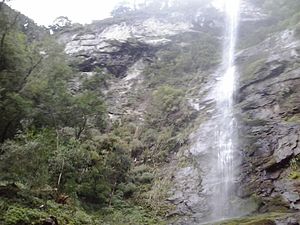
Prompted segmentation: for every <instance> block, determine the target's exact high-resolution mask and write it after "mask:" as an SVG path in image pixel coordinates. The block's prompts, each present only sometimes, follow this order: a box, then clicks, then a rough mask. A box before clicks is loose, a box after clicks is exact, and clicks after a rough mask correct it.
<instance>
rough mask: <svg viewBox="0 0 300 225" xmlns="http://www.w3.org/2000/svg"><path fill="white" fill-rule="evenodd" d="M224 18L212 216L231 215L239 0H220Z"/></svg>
mask: <svg viewBox="0 0 300 225" xmlns="http://www.w3.org/2000/svg"><path fill="white" fill-rule="evenodd" d="M224 5H225V12H226V18H227V23H226V25H227V29H226V38H225V44H224V53H223V67H224V71H225V72H224V74H223V76H222V77H221V78H220V81H219V83H218V85H217V87H216V90H215V98H216V99H215V100H216V103H217V114H218V117H217V121H216V129H215V137H216V151H217V159H216V164H215V166H216V168H215V173H216V176H217V177H216V180H217V182H216V183H215V185H214V187H213V192H212V202H213V203H212V219H224V218H229V217H232V216H235V214H236V212H233V210H232V208H233V207H232V206H231V201H232V196H233V189H234V183H235V171H234V170H235V166H234V164H235V162H234V153H235V130H236V127H235V123H236V122H235V119H234V115H233V95H234V91H235V76H236V67H235V62H234V61H235V59H234V55H235V47H236V41H237V30H238V21H239V8H240V0H224Z"/></svg>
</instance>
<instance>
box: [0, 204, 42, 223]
mask: <svg viewBox="0 0 300 225" xmlns="http://www.w3.org/2000/svg"><path fill="white" fill-rule="evenodd" d="M43 217H44V218H45V213H43V212H41V211H38V210H37V209H29V208H24V207H20V206H11V207H9V208H8V210H7V211H6V213H5V214H4V218H3V220H4V222H5V224H7V225H17V224H24V225H27V224H28V225H29V224H33V223H32V222H33V221H36V222H35V223H34V224H37V221H40V220H41V218H43Z"/></svg>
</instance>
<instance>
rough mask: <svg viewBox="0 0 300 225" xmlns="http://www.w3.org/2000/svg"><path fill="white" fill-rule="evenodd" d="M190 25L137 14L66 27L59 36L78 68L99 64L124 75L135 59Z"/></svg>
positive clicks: (91, 68) (81, 69)
mask: <svg viewBox="0 0 300 225" xmlns="http://www.w3.org/2000/svg"><path fill="white" fill-rule="evenodd" d="M170 20H171V21H172V20H173V22H170ZM191 28H192V24H191V22H187V21H174V19H172V18H169V19H165V18H164V19H162V18H155V17H146V18H143V17H142V18H140V17H138V18H132V19H131V20H126V19H125V20H124V21H121V22H116V23H112V24H110V23H109V19H108V21H102V22H101V21H100V22H98V23H94V24H92V25H89V26H88V27H85V28H82V29H78V30H74V31H71V32H70V31H69V32H68V31H67V32H65V33H63V34H60V36H59V40H60V42H62V43H64V44H66V53H67V54H69V55H71V56H72V57H73V58H74V59H76V60H77V66H78V67H79V70H80V71H82V72H91V71H93V70H94V69H95V68H96V67H100V68H105V69H106V70H108V71H109V72H110V73H112V74H113V75H115V76H116V77H124V76H126V72H127V70H128V69H129V68H130V67H131V66H132V65H134V64H135V63H136V62H137V61H139V60H140V59H142V58H143V59H146V58H148V57H149V58H151V57H153V55H154V53H155V52H156V51H157V49H158V48H161V47H163V46H165V45H167V44H168V43H169V42H170V41H171V40H170V39H169V38H170V37H171V36H174V35H176V34H178V33H182V32H186V31H189V30H190V29H191ZM78 61H79V63H78Z"/></svg>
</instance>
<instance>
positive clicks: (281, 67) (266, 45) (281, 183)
mask: <svg viewBox="0 0 300 225" xmlns="http://www.w3.org/2000/svg"><path fill="white" fill-rule="evenodd" d="M299 48H300V41H299V39H297V38H296V37H295V35H294V32H293V31H292V30H286V31H283V32H281V33H278V34H275V35H273V36H271V37H269V38H268V39H267V40H265V41H263V42H262V43H260V44H259V45H257V46H254V47H252V48H249V49H246V50H244V51H242V52H241V53H240V54H239V57H238V60H237V61H238V63H239V65H240V68H241V78H240V79H241V80H240V87H239V91H238V96H237V100H238V105H237V108H238V110H239V116H240V134H242V136H241V137H240V148H241V151H242V152H243V155H244V162H243V167H242V180H241V183H242V184H243V185H241V186H240V190H239V194H240V195H241V196H243V197H246V196H251V195H257V196H259V198H260V200H261V202H260V209H259V210H260V211H262V212H265V211H272V210H284V209H286V210H289V209H299V203H300V202H299V200H300V198H299V193H300V189H299V184H300V182H299V180H298V177H297V173H298V170H299V168H298V165H297V161H298V155H299V153H300V146H299V138H300V136H299V134H300V133H299V131H300V123H299V122H300V120H299V118H300V117H299V116H300V114H299V113H300V109H299V103H300V92H299V87H300V66H299V59H300V58H299V54H298V51H299ZM246 64H247V66H246ZM293 164H294V165H293ZM293 174H294V175H293ZM295 174H296V175H295Z"/></svg>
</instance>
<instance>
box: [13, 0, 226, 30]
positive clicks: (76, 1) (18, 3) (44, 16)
mask: <svg viewBox="0 0 300 225" xmlns="http://www.w3.org/2000/svg"><path fill="white" fill-rule="evenodd" d="M134 1H135V2H136V3H137V4H138V3H139V2H143V1H144V0H127V2H131V3H133V2H134ZM212 1H214V2H224V1H225V0H212ZM227 1H228V0H227ZM120 2H124V0H83V1H80V0H11V1H10V2H9V5H10V6H11V7H12V8H14V9H16V10H18V11H20V12H21V13H22V14H24V15H26V16H28V17H29V18H31V19H33V20H34V21H35V22H36V23H37V24H39V25H44V26H48V25H51V24H53V21H54V20H55V19H56V18H57V17H59V16H67V17H68V18H69V19H70V20H71V21H72V22H73V23H81V24H86V23H91V22H92V21H93V20H100V19H104V18H107V17H110V12H111V11H112V10H113V9H114V7H115V6H116V5H117V4H118V3H120Z"/></svg>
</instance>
